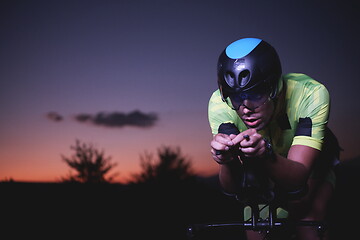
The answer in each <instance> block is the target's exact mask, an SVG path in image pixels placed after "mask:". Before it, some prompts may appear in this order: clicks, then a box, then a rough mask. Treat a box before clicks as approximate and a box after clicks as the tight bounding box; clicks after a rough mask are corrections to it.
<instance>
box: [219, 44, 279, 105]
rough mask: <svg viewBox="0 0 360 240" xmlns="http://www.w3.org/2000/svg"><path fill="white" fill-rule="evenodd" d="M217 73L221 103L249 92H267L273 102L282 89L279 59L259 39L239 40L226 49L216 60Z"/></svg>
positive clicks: (273, 50) (271, 48) (267, 45)
mask: <svg viewBox="0 0 360 240" xmlns="http://www.w3.org/2000/svg"><path fill="white" fill-rule="evenodd" d="M217 73H218V85H219V89H220V92H221V95H222V98H223V100H224V99H226V98H227V97H231V96H232V95H237V94H243V93H247V92H252V91H266V92H268V93H269V94H270V98H275V96H276V95H277V94H278V92H279V91H280V90H281V87H282V82H281V74H282V70H281V63H280V59H279V56H278V54H277V53H276V51H275V49H274V48H273V47H272V46H271V45H270V44H269V43H267V42H265V41H264V40H261V39H258V38H242V39H240V40H237V41H235V42H233V43H231V44H230V45H229V46H227V47H226V48H225V50H224V51H223V52H222V53H221V54H220V56H219V60H218V71H217Z"/></svg>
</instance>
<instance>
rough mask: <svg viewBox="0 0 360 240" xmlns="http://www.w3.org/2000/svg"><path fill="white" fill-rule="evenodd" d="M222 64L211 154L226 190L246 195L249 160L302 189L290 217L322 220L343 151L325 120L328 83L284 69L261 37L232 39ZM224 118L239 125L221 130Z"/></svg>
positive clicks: (309, 230) (301, 232)
mask: <svg viewBox="0 0 360 240" xmlns="http://www.w3.org/2000/svg"><path fill="white" fill-rule="evenodd" d="M217 67H218V71H217V72H218V89H217V90H216V91H214V92H213V94H212V96H211V98H210V100H209V106H208V118H209V123H210V127H211V130H212V134H213V139H212V141H211V153H212V157H213V159H214V160H215V161H216V162H217V163H218V164H219V166H220V167H219V181H220V184H221V186H222V188H223V190H224V192H225V193H227V194H230V195H233V196H236V197H237V198H242V197H244V196H242V194H243V192H242V191H241V189H242V187H243V182H242V181H243V180H242V179H243V175H244V172H243V171H242V167H243V165H244V163H246V162H249V161H250V162H253V163H256V164H255V166H256V168H258V170H261V171H260V173H261V174H260V175H259V176H261V177H264V176H266V177H267V178H268V179H270V180H269V181H270V182H271V183H272V185H273V186H276V187H278V188H280V189H282V190H283V191H286V192H289V193H296V192H301V191H303V192H304V194H303V196H301V197H299V198H298V199H295V200H286V199H285V200H286V204H285V205H284V209H286V211H287V213H288V218H290V219H294V220H312V221H322V220H324V219H325V217H326V214H327V207H328V203H329V200H330V199H331V196H332V193H333V190H334V184H335V175H334V172H333V170H332V166H334V163H335V162H337V159H338V158H339V151H338V150H340V148H339V146H338V145H337V140H336V138H335V137H334V135H333V134H332V132H331V131H330V130H329V129H328V127H327V123H328V119H329V110H330V97H329V93H328V90H327V89H326V87H325V86H324V85H322V84H321V83H319V82H318V81H316V80H314V79H312V78H311V77H309V76H307V75H305V74H301V73H289V74H284V75H283V73H282V68H281V63H280V60H279V56H278V54H277V52H276V50H275V49H274V48H273V47H272V46H271V45H270V44H269V43H267V42H266V41H264V40H262V39H258V38H242V39H239V40H237V41H235V42H233V43H231V44H230V45H228V46H227V47H226V48H225V50H224V51H223V52H222V53H221V54H220V56H219V59H218V66H217ZM225 125H232V126H235V128H236V130H238V132H236V131H235V132H234V131H233V132H230V133H222V132H220V133H219V127H220V128H221V127H222V126H225ZM325 148H326V149H327V150H325ZM234 149H235V150H236V151H237V152H238V154H237V153H236V151H234ZM269 186H270V185H269ZM304 189H307V191H306V192H305V191H304ZM246 234H247V238H248V239H261V238H262V237H263V236H262V235H261V233H258V232H256V231H247V233H246ZM296 235H297V238H298V239H306V240H311V239H318V237H319V236H318V232H317V230H316V229H315V227H297V230H296Z"/></svg>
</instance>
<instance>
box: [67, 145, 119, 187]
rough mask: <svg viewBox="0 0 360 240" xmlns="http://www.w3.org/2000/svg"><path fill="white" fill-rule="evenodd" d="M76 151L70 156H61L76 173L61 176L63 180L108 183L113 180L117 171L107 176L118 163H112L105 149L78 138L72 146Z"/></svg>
mask: <svg viewBox="0 0 360 240" xmlns="http://www.w3.org/2000/svg"><path fill="white" fill-rule="evenodd" d="M70 148H71V149H72V150H74V151H75V154H73V155H72V156H71V157H70V158H68V157H65V156H61V157H62V159H63V161H65V162H66V163H67V164H68V165H69V167H70V168H71V169H72V170H75V171H76V173H75V174H72V173H71V172H70V174H69V175H68V176H66V177H63V178H61V180H62V181H63V182H81V183H106V182H111V181H112V180H113V178H114V177H115V175H117V174H116V173H115V174H113V175H112V176H110V177H107V178H106V177H105V175H107V174H108V173H109V171H110V170H111V169H113V167H115V166H116V163H111V157H105V154H104V151H99V150H98V149H96V148H95V147H94V146H93V145H92V144H86V143H80V141H79V140H76V143H75V145H74V146H70Z"/></svg>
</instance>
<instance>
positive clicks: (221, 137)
mask: <svg viewBox="0 0 360 240" xmlns="http://www.w3.org/2000/svg"><path fill="white" fill-rule="evenodd" d="M213 140H214V141H216V142H219V143H221V144H224V145H228V146H232V145H234V143H233V142H232V141H231V137H230V136H229V135H226V134H223V133H218V134H216V135H215V136H214V139H213Z"/></svg>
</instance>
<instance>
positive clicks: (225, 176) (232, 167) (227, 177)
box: [219, 160, 243, 193]
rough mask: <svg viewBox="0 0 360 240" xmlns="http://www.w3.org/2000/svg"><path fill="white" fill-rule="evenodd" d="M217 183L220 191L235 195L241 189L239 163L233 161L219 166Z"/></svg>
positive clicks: (241, 172)
mask: <svg viewBox="0 0 360 240" xmlns="http://www.w3.org/2000/svg"><path fill="white" fill-rule="evenodd" d="M219 167H220V170H219V181H220V186H221V187H222V189H223V190H224V191H225V192H227V193H236V192H238V191H239V189H240V188H241V179H242V176H243V175H242V174H243V171H242V169H241V168H242V166H241V163H240V161H238V160H234V161H231V162H229V163H227V164H221V165H219Z"/></svg>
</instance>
